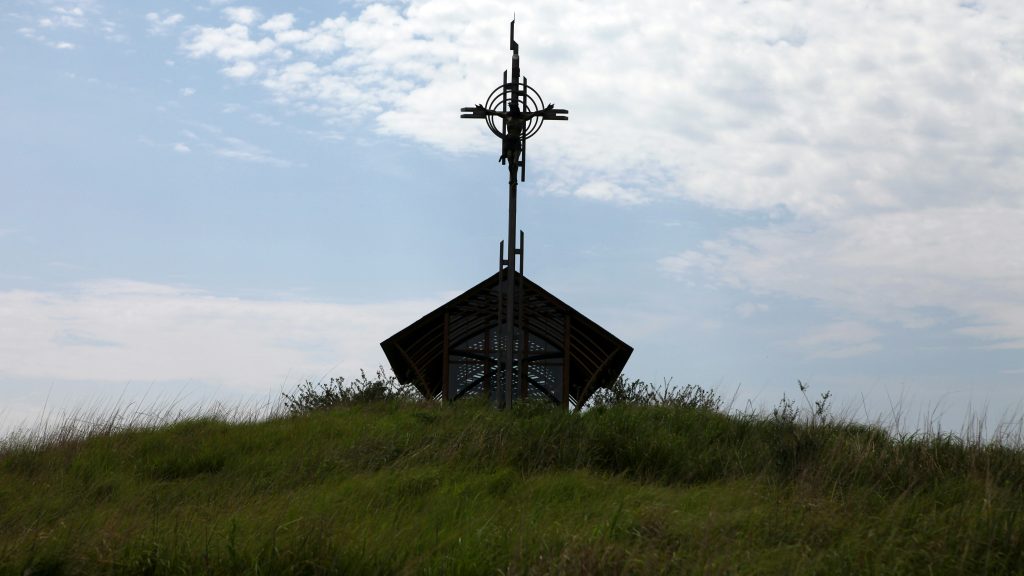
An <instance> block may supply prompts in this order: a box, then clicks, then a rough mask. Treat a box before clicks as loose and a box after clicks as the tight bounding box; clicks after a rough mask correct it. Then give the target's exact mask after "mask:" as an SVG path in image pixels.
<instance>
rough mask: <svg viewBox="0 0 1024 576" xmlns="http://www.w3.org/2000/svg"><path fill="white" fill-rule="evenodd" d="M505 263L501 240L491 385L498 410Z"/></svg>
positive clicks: (501, 400) (501, 399)
mask: <svg viewBox="0 0 1024 576" xmlns="http://www.w3.org/2000/svg"><path fill="white" fill-rule="evenodd" d="M505 263H506V260H505V241H504V240H502V241H501V242H500V243H499V244H498V323H497V324H496V326H497V327H496V328H495V334H494V337H495V341H494V351H495V355H496V356H497V357H498V374H497V378H495V379H494V380H493V384H494V405H495V406H497V407H498V408H502V407H503V404H504V398H505V392H504V390H503V389H502V388H501V385H502V384H501V383H502V381H503V380H502V379H503V378H504V372H502V370H501V366H502V361H503V360H504V359H503V357H502V354H503V350H502V349H501V342H502V339H503V338H505V331H504V328H503V327H502V324H501V319H502V316H503V315H504V305H505V299H506V294H505V284H506V283H507V280H506V278H505V276H506V275H505V270H506V266H505ZM488 336H489V335H488ZM506 366H507V364H506ZM507 371H508V369H507V368H506V370H505V372H507ZM487 393H488V394H490V393H491V388H488V389H487Z"/></svg>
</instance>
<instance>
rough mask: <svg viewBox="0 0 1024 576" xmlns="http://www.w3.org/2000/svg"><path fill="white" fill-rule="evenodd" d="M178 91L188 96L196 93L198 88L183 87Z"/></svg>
mask: <svg viewBox="0 0 1024 576" xmlns="http://www.w3.org/2000/svg"><path fill="white" fill-rule="evenodd" d="M178 93H179V94H181V95H182V96H185V97H186V98H187V97H189V96H192V95H194V94H195V93H196V89H195V88H187V87H186V88H182V89H181V90H178Z"/></svg>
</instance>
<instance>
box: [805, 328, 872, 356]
mask: <svg viewBox="0 0 1024 576" xmlns="http://www.w3.org/2000/svg"><path fill="white" fill-rule="evenodd" d="M880 335H881V334H880V333H879V332H878V330H875V329H874V328H871V327H869V326H867V325H865V324H862V323H860V322H854V321H842V322H834V323H832V324H828V325H825V326H821V327H819V328H817V329H815V330H814V331H812V332H810V333H808V334H806V335H804V336H802V337H800V338H799V339H797V340H796V341H794V342H792V343H791V344H792V345H794V346H795V347H796V348H797V349H799V350H802V351H804V352H805V353H807V354H809V355H810V356H811V357H813V358H853V357H856V356H863V355H865V354H869V353H871V352H874V351H876V350H879V349H881V346H880V345H879V343H878V341H877V339H878V337H879V336H880Z"/></svg>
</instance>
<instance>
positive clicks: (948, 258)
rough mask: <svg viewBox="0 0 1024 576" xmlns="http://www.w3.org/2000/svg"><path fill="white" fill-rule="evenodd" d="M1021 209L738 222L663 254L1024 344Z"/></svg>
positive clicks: (856, 309) (689, 264)
mask: <svg viewBox="0 0 1024 576" xmlns="http://www.w3.org/2000/svg"><path fill="white" fill-rule="evenodd" d="M1021 230H1024V210H1021V209H1010V208H1005V207H1003V206H1000V205H996V204H987V205H980V206H976V207H969V208H932V209H922V210H916V211H903V212H898V213H885V214H875V215H871V216H864V217H857V218H849V219H846V220H843V221H837V222H828V223H821V224H813V225H811V224H807V223H802V222H800V223H793V224H787V225H780V226H776V227H773V228H769V229H755V228H750V229H743V230H737V231H733V232H732V233H730V234H729V235H728V236H727V237H726V238H723V239H720V240H714V241H707V242H704V243H703V245H702V246H701V247H700V248H699V249H696V250H687V251H684V252H681V253H679V254H677V255H675V256H671V257H666V258H664V259H662V260H661V262H660V264H661V267H662V269H663V270H664V271H666V272H667V273H669V274H671V275H673V276H675V277H677V278H679V279H681V280H684V281H689V282H705V281H706V282H712V283H716V284H721V285H726V286H730V287H734V288H740V289H743V290H746V291H749V292H751V293H754V294H763V295H764V294H767V295H781V296H786V297H790V298H799V299H805V300H813V301H817V302H820V303H823V304H826V305H828V306H830V307H831V308H832V309H835V310H842V311H845V312H847V313H849V314H852V315H856V316H861V317H867V318H872V319H874V320H875V321H879V322H895V323H898V324H901V325H903V326H905V327H908V328H911V329H914V328H922V327H927V326H930V325H932V324H934V323H935V322H937V321H938V320H939V319H941V318H942V317H943V315H947V314H949V313H952V314H954V315H956V316H957V317H959V319H960V321H961V322H963V323H964V324H966V327H962V328H959V329H958V331H959V332H960V333H963V334H967V335H970V336H974V337H977V338H982V339H985V340H987V341H989V342H991V344H992V345H994V346H998V347H1010V348H1024V260H1022V259H1021V258H1020V257H1019V256H1018V254H1017V252H1018V251H1019V250H1018V246H1019V245H1020V239H1021Z"/></svg>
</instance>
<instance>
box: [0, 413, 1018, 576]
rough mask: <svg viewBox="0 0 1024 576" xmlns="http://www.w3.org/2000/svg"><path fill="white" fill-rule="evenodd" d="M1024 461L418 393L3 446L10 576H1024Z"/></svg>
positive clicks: (824, 428)
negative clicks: (246, 418)
mask: <svg viewBox="0 0 1024 576" xmlns="http://www.w3.org/2000/svg"><path fill="white" fill-rule="evenodd" d="M1022 486H1024V453H1022V452H1021V451H1020V450H1019V449H1016V448H1012V447H1006V446H1001V445H999V444H994V443H981V442H968V441H964V440H961V439H958V438H956V437H953V436H946V437H937V438H934V437H933V438H915V437H903V438H897V437H893V436H892V435H890V434H888V433H886V432H884V431H882V430H880V429H877V428H871V427H866V426H859V425H853V424H844V423H837V422H831V421H821V420H813V419H812V420H811V421H805V422H799V421H795V420H793V419H791V418H780V417H779V415H778V414H776V415H775V417H771V416H760V417H755V416H750V415H747V416H729V415H725V414H723V413H721V412H718V411H715V410H713V409H709V408H707V407H694V406H692V405H675V406H659V405H646V406H645V405H631V404H628V403H623V404H618V405H614V404H613V405H605V406H599V407H596V408H593V409H591V410H589V411H587V412H585V413H583V414H566V413H562V412H560V411H557V410H552V409H549V408H548V407H547V406H542V405H533V404H525V405H520V406H518V407H517V408H516V409H514V410H511V411H508V412H497V411H495V410H492V409H490V408H488V407H487V406H483V405H480V404H477V403H473V402H468V401H467V402H464V403H462V404H456V405H453V406H441V405H435V404H424V403H419V402H410V401H403V400H378V401H373V402H366V403H359V402H349V403H347V405H341V406H337V407H334V408H332V409H327V410H312V411H309V412H307V413H303V414H297V415H290V416H283V417H276V418H273V419H270V420H268V421H263V422H251V423H242V424H231V423H227V422H224V421H219V420H216V419H193V420H188V421H183V422H179V423H176V424H173V425H170V426H166V427H162V428H158V429H147V430H129V431H122V432H116V431H111V432H109V433H104V434H95V435H92V436H90V437H87V438H67V439H64V440H61V441H52V442H48V443H45V444H44V445H41V446H29V445H27V444H26V443H24V442H21V443H19V442H16V441H9V442H7V444H6V445H4V446H3V447H2V448H0V573H3V574H84V573H88V574H96V573H112V574H113V573H132V574H135V573H146V574H170V573H210V574H221V573H253V574H255V573H268V574H372V573H389V574H390V573H398V574H418V573H424V574H495V573H512V574H527V573H528V574H548V573H559V574H587V573H590V574H595V573H601V574H609V573H611V574H616V573H638V574H645V573H650V574H655V573H669V574H678V573H708V572H710V573H725V572H728V573H734V572H735V573H763V574H771V573H778V574H784V573H785V574H789V573H879V572H885V573H933V572H938V573H971V574H983V573H1021V572H1024V494H1022V490H1021V487H1022Z"/></svg>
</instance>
